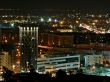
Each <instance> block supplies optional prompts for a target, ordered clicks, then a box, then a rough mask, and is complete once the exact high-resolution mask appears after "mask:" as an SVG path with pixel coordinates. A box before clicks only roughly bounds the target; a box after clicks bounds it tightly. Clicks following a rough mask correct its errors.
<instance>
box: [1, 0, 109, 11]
mask: <svg viewBox="0 0 110 82" xmlns="http://www.w3.org/2000/svg"><path fill="white" fill-rule="evenodd" d="M0 8H20V9H47V8H49V9H52V8H55V9H62V8H63V9H72V8H82V9H84V8H87V9H89V8H90V9H92V8H93V9H110V0H3V1H1V0H0Z"/></svg>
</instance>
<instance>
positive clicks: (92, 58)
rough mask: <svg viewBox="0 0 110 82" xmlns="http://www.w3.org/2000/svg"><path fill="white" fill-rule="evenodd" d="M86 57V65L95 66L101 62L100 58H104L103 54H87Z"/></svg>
mask: <svg viewBox="0 0 110 82" xmlns="http://www.w3.org/2000/svg"><path fill="white" fill-rule="evenodd" d="M84 58H85V66H89V65H90V66H93V65H95V64H100V60H101V59H102V55H86V56H84Z"/></svg>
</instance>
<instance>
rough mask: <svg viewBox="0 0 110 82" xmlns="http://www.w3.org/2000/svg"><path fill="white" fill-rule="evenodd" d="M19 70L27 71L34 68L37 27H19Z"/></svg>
mask: <svg viewBox="0 0 110 82" xmlns="http://www.w3.org/2000/svg"><path fill="white" fill-rule="evenodd" d="M19 38H20V54H21V56H20V68H21V70H23V71H27V70H28V68H29V67H30V66H31V65H32V66H34V68H36V66H37V65H36V59H37V52H38V51H37V50H38V49H37V45H38V27H19Z"/></svg>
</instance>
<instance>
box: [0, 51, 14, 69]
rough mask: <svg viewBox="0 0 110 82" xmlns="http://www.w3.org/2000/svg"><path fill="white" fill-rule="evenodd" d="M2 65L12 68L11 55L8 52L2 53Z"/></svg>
mask: <svg viewBox="0 0 110 82" xmlns="http://www.w3.org/2000/svg"><path fill="white" fill-rule="evenodd" d="M0 65H1V66H5V67H6V68H8V69H12V62H11V55H10V54H9V53H8V52H6V51H4V52H2V54H1V55H0Z"/></svg>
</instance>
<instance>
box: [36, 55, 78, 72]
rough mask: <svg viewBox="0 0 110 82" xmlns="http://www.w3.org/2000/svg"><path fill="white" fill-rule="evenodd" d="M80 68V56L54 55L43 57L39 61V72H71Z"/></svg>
mask: <svg viewBox="0 0 110 82" xmlns="http://www.w3.org/2000/svg"><path fill="white" fill-rule="evenodd" d="M79 67H80V55H69V54H67V55H61V54H59V55H55V56H54V55H52V56H50V57H49V56H47V57H41V58H38V59H37V69H38V72H41V73H46V72H56V71H57V70H60V69H62V70H64V71H66V72H69V71H70V70H74V69H78V68H79Z"/></svg>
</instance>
